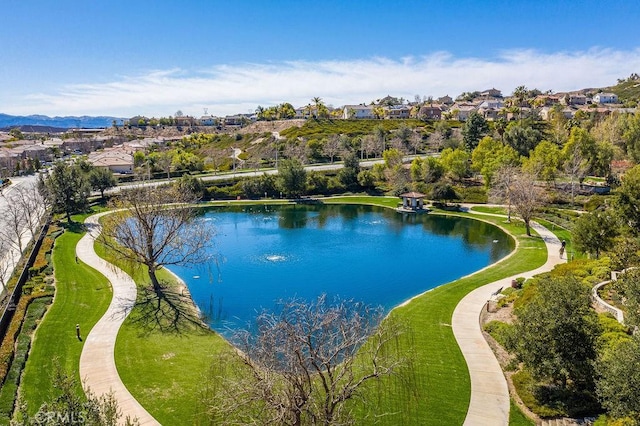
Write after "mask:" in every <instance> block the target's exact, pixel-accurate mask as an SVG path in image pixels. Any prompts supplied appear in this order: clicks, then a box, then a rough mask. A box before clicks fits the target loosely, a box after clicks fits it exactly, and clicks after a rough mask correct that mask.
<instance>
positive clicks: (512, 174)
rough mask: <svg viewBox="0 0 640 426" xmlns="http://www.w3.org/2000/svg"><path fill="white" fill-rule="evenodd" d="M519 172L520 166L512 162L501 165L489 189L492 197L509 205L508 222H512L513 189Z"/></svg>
mask: <svg viewBox="0 0 640 426" xmlns="http://www.w3.org/2000/svg"><path fill="white" fill-rule="evenodd" d="M519 173H520V168H519V167H516V166H513V165H511V164H505V165H503V166H500V167H499V168H498V170H496V173H495V177H494V179H493V182H492V183H491V190H490V191H489V196H490V198H492V199H494V200H497V201H498V202H501V203H505V204H506V205H507V222H511V205H512V202H511V189H512V187H513V183H514V181H515V179H516V178H517V177H518V174H519Z"/></svg>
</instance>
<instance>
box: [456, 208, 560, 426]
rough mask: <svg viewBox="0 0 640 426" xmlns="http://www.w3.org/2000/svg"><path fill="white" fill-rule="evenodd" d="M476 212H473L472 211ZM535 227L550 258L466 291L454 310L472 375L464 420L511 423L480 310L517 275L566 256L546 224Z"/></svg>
mask: <svg viewBox="0 0 640 426" xmlns="http://www.w3.org/2000/svg"><path fill="white" fill-rule="evenodd" d="M472 213H473V212H472ZM532 228H533V229H535V231H536V232H537V233H538V234H539V235H540V236H541V237H542V238H543V239H544V242H545V244H546V246H547V261H546V263H545V264H544V265H542V266H541V267H539V268H537V269H535V270H532V271H528V272H524V273H520V274H517V275H514V276H511V277H507V278H504V279H502V280H499V281H495V282H492V283H490V284H486V285H484V286H482V287H479V288H477V289H475V290H474V291H472V292H471V293H469V294H467V295H466V296H465V297H464V298H463V299H462V300H461V301H460V303H458V305H457V306H456V309H455V310H454V312H453V319H452V324H451V325H452V328H453V334H454V335H455V338H456V340H457V341H458V345H459V346H460V350H461V351H462V354H463V355H464V358H465V360H466V362H467V367H468V368H469V375H470V377H471V401H470V402H469V408H468V410H467V417H466V419H465V422H464V424H465V425H467V426H476V425H477V426H486V425H491V426H500V425H505V426H506V425H508V424H509V389H508V388H507V381H506V379H505V377H504V374H503V372H502V369H501V368H500V364H499V363H498V360H497V359H496V357H495V356H494V354H493V351H492V350H491V348H490V347H489V344H488V343H487V341H486V340H485V339H484V337H483V335H482V329H481V327H480V313H481V312H482V309H483V308H484V306H485V303H486V302H487V300H489V298H490V297H491V295H492V293H494V292H496V291H497V290H498V289H500V288H506V287H508V286H510V285H511V280H513V279H515V278H517V277H525V278H529V277H532V276H534V275H537V274H540V273H542V272H547V271H550V270H551V269H553V267H554V266H555V265H557V264H558V263H562V262H564V261H565V259H561V258H560V256H559V250H560V241H559V240H558V239H557V238H556V236H555V235H554V234H553V233H552V232H551V231H549V230H548V229H546V228H544V227H543V226H541V225H539V224H537V223H532Z"/></svg>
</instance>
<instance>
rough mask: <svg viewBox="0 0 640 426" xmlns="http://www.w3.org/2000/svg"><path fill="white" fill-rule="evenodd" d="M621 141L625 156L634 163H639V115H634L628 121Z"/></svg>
mask: <svg viewBox="0 0 640 426" xmlns="http://www.w3.org/2000/svg"><path fill="white" fill-rule="evenodd" d="M622 140H623V141H624V145H625V149H626V153H627V155H628V156H629V157H631V159H632V160H633V161H635V162H636V163H640V114H635V115H634V116H633V118H630V119H629V120H628V122H627V125H626V128H625V130H624V131H623V134H622Z"/></svg>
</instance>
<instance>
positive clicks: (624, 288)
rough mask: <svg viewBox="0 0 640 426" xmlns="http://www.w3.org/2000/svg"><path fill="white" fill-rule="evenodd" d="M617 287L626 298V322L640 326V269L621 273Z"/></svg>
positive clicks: (632, 325)
mask: <svg viewBox="0 0 640 426" xmlns="http://www.w3.org/2000/svg"><path fill="white" fill-rule="evenodd" d="M615 288H616V289H617V290H618V292H619V293H620V295H621V296H622V298H623V300H624V305H625V306H624V310H625V316H624V321H625V324H627V325H629V326H631V327H638V326H640V269H637V268H636V269H630V270H628V271H626V272H625V273H624V274H620V276H619V278H618V281H616V283H615Z"/></svg>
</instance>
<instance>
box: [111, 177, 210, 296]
mask: <svg viewBox="0 0 640 426" xmlns="http://www.w3.org/2000/svg"><path fill="white" fill-rule="evenodd" d="M195 201H196V198H195V196H194V195H193V194H191V193H189V192H188V191H185V190H178V188H177V187H176V186H163V187H153V186H140V187H137V188H133V189H131V190H128V191H124V192H122V193H121V195H120V196H119V197H118V199H117V200H116V201H115V202H114V207H115V208H116V209H117V210H116V211H115V212H113V213H111V214H109V215H107V216H106V217H105V220H104V222H103V230H102V233H101V234H100V238H99V240H100V241H101V242H102V243H103V244H104V245H105V246H106V247H107V248H108V249H109V250H111V251H112V252H113V253H114V254H115V255H116V256H117V257H119V258H120V259H122V260H124V261H127V262H130V263H132V264H134V265H141V266H144V267H146V268H147V271H148V273H149V278H150V279H151V283H152V284H153V289H154V291H155V292H156V294H157V295H159V296H160V295H162V286H161V284H160V282H159V281H158V278H157V276H156V271H157V270H158V269H159V268H161V267H163V266H170V265H198V264H202V263H203V262H205V261H207V260H208V256H209V255H208V253H207V250H206V249H207V247H209V245H210V244H211V243H212V239H213V231H212V228H211V227H209V226H198V224H196V223H194V219H195V217H196V209H195V208H194V207H193V204H192V203H194V202H195Z"/></svg>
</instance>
